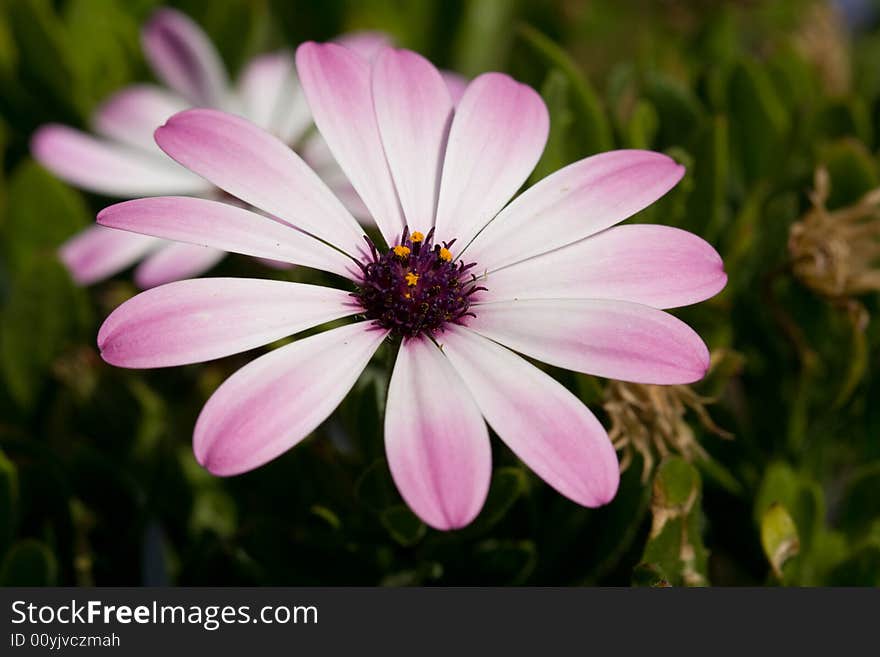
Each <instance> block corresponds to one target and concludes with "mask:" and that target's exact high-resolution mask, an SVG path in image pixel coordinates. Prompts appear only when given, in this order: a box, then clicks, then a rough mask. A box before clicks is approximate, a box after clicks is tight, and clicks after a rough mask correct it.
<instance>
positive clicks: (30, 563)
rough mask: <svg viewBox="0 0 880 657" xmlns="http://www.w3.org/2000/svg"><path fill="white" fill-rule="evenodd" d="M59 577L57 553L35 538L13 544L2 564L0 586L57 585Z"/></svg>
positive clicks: (0, 566) (0, 567)
mask: <svg viewBox="0 0 880 657" xmlns="http://www.w3.org/2000/svg"><path fill="white" fill-rule="evenodd" d="M57 578H58V564H57V562H56V561H55V555H53V554H52V551H51V550H50V549H49V548H48V547H46V546H45V545H44V544H42V543H40V542H39V541H36V540H34V539H25V540H23V541H19V542H18V543H16V544H15V545H13V546H12V549H10V550H9V552H8V553H7V554H6V557H5V558H4V559H3V563H2V565H0V586H55V583H56V580H57Z"/></svg>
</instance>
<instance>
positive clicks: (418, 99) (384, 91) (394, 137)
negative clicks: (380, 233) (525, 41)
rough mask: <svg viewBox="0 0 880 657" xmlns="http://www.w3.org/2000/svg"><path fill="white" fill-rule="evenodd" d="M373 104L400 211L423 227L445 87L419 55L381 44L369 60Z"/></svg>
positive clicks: (433, 204)
mask: <svg viewBox="0 0 880 657" xmlns="http://www.w3.org/2000/svg"><path fill="white" fill-rule="evenodd" d="M373 105H374V107H375V110H376V121H377V123H378V125H379V134H380V135H381V137H382V147H383V149H384V151H385V158H386V160H387V161H388V166H389V168H390V169H391V176H392V178H393V180H394V187H395V189H396V190H397V196H398V198H399V199H400V205H401V207H402V208H403V213H404V216H405V217H406V220H407V223H408V225H409V226H410V228H411V229H413V230H417V229H419V228H421V229H422V230H426V231H427V230H428V229H429V228H430V227H431V226H433V225H434V213H435V211H436V208H437V193H438V191H439V189H440V167H441V165H442V163H443V155H444V153H445V151H446V138H447V137H448V135H449V125H450V122H451V121H452V98H451V97H450V95H449V90H448V89H447V87H446V83H445V82H444V81H443V78H442V77H441V75H440V73H439V72H438V71H437V69H436V68H434V65H433V64H431V63H430V62H429V61H428V60H427V59H425V58H424V57H422V56H421V55H418V54H416V53H414V52H412V51H409V50H396V49H393V48H385V49H384V50H383V51H382V52H381V53H379V54H378V55H377V56H376V61H375V62H374V64H373Z"/></svg>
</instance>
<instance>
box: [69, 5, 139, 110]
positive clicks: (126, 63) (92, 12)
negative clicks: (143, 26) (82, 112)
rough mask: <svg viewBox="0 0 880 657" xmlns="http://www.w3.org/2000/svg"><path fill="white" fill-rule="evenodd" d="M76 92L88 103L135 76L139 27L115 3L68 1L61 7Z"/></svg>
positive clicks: (114, 89) (101, 98)
mask: <svg viewBox="0 0 880 657" xmlns="http://www.w3.org/2000/svg"><path fill="white" fill-rule="evenodd" d="M64 20H65V23H66V27H67V35H68V37H67V38H68V39H69V40H70V42H71V43H75V44H76V48H73V49H71V55H72V56H73V61H72V64H74V65H75V66H76V69H77V71H78V77H79V79H80V82H79V84H78V87H77V88H78V90H79V91H80V92H82V94H83V96H84V100H86V101H88V102H89V103H90V104H94V103H95V102H97V101H100V100H103V99H105V98H106V97H107V96H109V95H110V93H111V92H114V91H116V90H117V89H119V88H120V87H122V86H123V85H125V84H126V83H127V82H129V81H130V80H131V79H132V78H133V77H134V75H135V73H136V71H137V69H138V68H139V65H140V61H141V52H140V35H139V26H138V24H137V23H136V22H135V20H134V19H133V18H132V17H131V16H130V15H129V14H128V13H126V12H125V11H122V9H121V8H120V7H119V4H118V2H117V1H116V0H104V2H94V0H71V1H70V2H69V3H67V5H66V6H65V8H64Z"/></svg>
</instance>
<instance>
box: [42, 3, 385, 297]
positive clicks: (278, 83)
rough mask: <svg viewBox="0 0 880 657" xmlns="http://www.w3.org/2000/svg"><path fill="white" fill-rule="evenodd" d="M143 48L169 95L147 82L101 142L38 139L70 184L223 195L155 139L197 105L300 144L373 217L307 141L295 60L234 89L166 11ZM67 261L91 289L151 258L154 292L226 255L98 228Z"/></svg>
mask: <svg viewBox="0 0 880 657" xmlns="http://www.w3.org/2000/svg"><path fill="white" fill-rule="evenodd" d="M142 41H143V49H144V54H145V55H146V58H147V61H148V62H149V64H150V65H151V67H152V68H153V70H154V71H155V73H156V76H157V77H158V78H159V79H160V80H161V81H162V82H164V83H165V85H166V86H167V89H163V88H161V87H157V86H155V85H149V84H141V85H134V86H131V87H127V88H125V89H123V90H122V91H120V92H118V93H116V94H114V95H113V96H112V97H111V98H110V99H108V100H107V101H106V102H104V103H103V104H102V105H101V106H100V107H99V108H98V110H97V111H96V113H95V115H94V117H93V127H94V129H95V132H96V133H97V134H98V137H95V136H92V135H89V134H85V133H83V132H80V131H78V130H75V129H73V128H70V127H67V126H63V125H57V124H50V125H45V126H43V127H41V128H40V129H39V130H38V131H37V132H36V133H35V135H34V137H33V141H32V152H33V154H34V157H35V158H36V159H37V160H38V161H39V162H40V163H41V164H43V165H44V166H45V167H46V168H48V169H49V170H50V171H52V172H53V173H54V174H55V175H57V176H58V177H60V178H62V179H64V180H66V181H67V182H69V183H72V184H74V185H77V186H79V187H82V188H83V189H86V190H89V191H92V192H96V193H98V194H103V195H106V196H117V197H122V198H133V197H140V196H155V195H162V194H187V195H196V196H202V197H205V198H219V197H220V196H219V194H218V190H217V189H216V188H214V187H213V186H212V185H211V184H210V183H208V182H207V181H205V180H204V179H202V178H200V177H199V176H196V175H194V174H192V173H191V172H189V171H187V170H186V169H184V168H183V167H181V166H179V165H177V164H175V163H174V162H173V161H171V160H170V159H168V158H167V157H165V155H164V154H163V153H161V151H159V149H158V148H156V144H155V142H154V140H153V131H154V130H155V129H156V128H157V127H158V126H160V125H162V124H163V123H164V122H165V120H166V119H167V118H168V117H170V116H171V115H173V114H175V113H177V112H179V111H181V110H183V109H186V108H187V107H189V106H193V105H195V106H203V107H216V108H219V109H224V110H227V111H232V112H236V113H240V114H242V115H243V116H246V117H248V118H249V119H250V120H251V121H253V122H254V123H256V124H257V125H259V126H261V127H263V128H265V129H266V130H269V131H270V132H272V133H273V134H274V135H276V136H277V137H278V138H279V139H281V140H282V141H284V142H285V143H287V144H297V145H299V146H300V148H301V152H302V155H303V157H305V158H306V159H307V161H309V163H310V164H311V165H312V166H313V167H314V168H315V170H316V171H318V172H319V174H321V175H322V177H324V179H325V181H326V182H327V183H328V184H329V185H331V187H332V188H333V189H334V191H336V192H337V194H338V195H339V196H340V198H342V199H343V200H344V201H345V202H346V203H347V204H348V206H349V208H351V209H352V211H353V212H355V213H356V214H357V215H358V216H359V218H362V219H364V220H368V219H369V216H368V215H367V214H366V209H365V208H363V204H362V203H361V202H360V199H359V198H358V197H357V194H355V193H354V190H353V189H352V188H351V186H350V185H349V184H348V182H347V181H346V179H345V176H344V175H343V174H342V172H341V171H339V168H338V166H337V165H336V164H335V162H334V161H333V158H332V156H330V154H329V152H328V151H327V147H326V145H325V144H324V143H323V140H321V138H320V136H317V135H314V136H307V134H306V133H307V132H308V129H309V127H310V126H311V125H312V119H311V115H310V113H309V109H308V105H307V103H306V101H305V98H304V97H303V94H302V92H301V90H300V89H299V87H298V84H297V81H296V74H295V70H294V62H293V55H292V54H291V53H288V52H277V53H271V54H267V55H262V56H260V57H257V58H255V59H253V60H252V61H251V62H250V63H249V64H248V65H247V66H246V67H245V69H244V72H243V73H242V75H241V76H240V79H239V80H238V82H237V84H236V85H235V86H234V87H233V86H231V85H230V83H229V80H228V78H227V75H226V71H225V69H224V68H223V64H222V62H221V60H220V56H219V54H218V53H217V51H216V50H215V48H214V46H213V45H212V44H211V42H210V41H209V40H208V37H207V35H206V34H205V33H204V32H203V31H202V30H201V28H199V26H198V25H197V24H196V23H194V22H193V21H192V20H191V19H190V18H188V17H187V16H186V15H185V14H182V13H180V12H178V11H175V10H172V9H161V10H159V11H157V12H156V13H155V14H154V16H153V18H152V19H151V20H150V21H149V23H147V25H146V26H145V27H144V30H143V34H142ZM386 42H387V38H386V37H384V36H383V35H380V34H377V33H371V32H363V33H355V34H351V35H348V36H347V37H342V38H341V39H340V43H343V44H345V45H346V46H348V47H350V48H352V49H354V50H355V51H356V52H358V53H360V54H361V55H363V56H365V57H370V56H372V55H373V54H375V52H376V51H377V50H378V49H379V48H380V47H381V46H382V45H383V44H384V43H386ZM59 255H60V257H61V260H62V261H63V262H64V263H65V265H66V266H67V268H68V269H69V270H70V272H71V275H72V276H73V277H74V279H75V280H76V281H77V282H78V283H80V284H82V285H89V284H91V283H95V282H97V281H100V280H102V279H104V278H107V277H108V276H112V275H113V274H115V273H117V272H119V271H121V270H123V269H126V268H127V267H129V266H131V265H132V264H134V263H135V262H137V261H139V260H141V259H143V262H142V263H141V264H140V266H139V267H138V268H137V270H136V272H135V280H136V281H137V283H138V284H139V285H140V286H141V287H145V288H146V287H152V286H154V285H159V284H161V283H166V282H169V281H174V280H178V279H181V278H188V277H190V276H196V275H198V274H201V273H203V272H205V271H207V270H208V269H210V268H211V267H212V266H213V265H214V264H216V263H217V262H218V261H219V260H220V259H221V258H222V257H223V256H224V255H225V253H224V252H223V251H219V250H217V249H210V248H205V247H203V246H198V245H192V244H175V243H169V242H166V241H164V240H159V239H156V238H153V237H145V236H143V235H133V234H131V233H124V232H119V231H112V230H107V229H106V228H102V227H100V226H92V227H90V228H87V229H86V230H84V231H83V232H81V233H79V234H78V235H76V236H74V237H73V238H72V239H70V240H69V241H68V242H67V243H65V244H64V245H63V246H62V247H61V249H60V253H59ZM266 264H272V263H271V262H270V263H266Z"/></svg>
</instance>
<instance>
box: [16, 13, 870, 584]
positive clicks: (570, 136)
mask: <svg viewBox="0 0 880 657" xmlns="http://www.w3.org/2000/svg"><path fill="white" fill-rule="evenodd" d="M169 4H171V5H173V6H175V7H177V8H179V9H182V10H183V11H185V12H186V13H188V14H189V15H190V16H191V17H192V18H194V19H195V20H196V21H198V22H199V23H200V24H201V25H202V26H203V27H204V29H205V30H206V31H207V32H208V34H209V35H210V36H211V38H212V39H213V40H214V42H215V43H216V44H217V47H218V48H219V50H220V52H221V54H222V56H223V58H224V60H225V63H226V64H227V66H228V67H229V69H230V71H231V72H233V73H234V72H236V71H238V70H239V69H240V67H241V66H242V64H243V63H244V62H245V61H246V60H247V59H248V58H249V57H251V56H252V55H254V54H256V53H259V52H264V51H266V50H271V49H275V48H278V47H282V46H288V47H295V46H296V45H297V44H298V43H300V42H301V41H303V40H307V39H313V40H324V39H330V38H333V37H334V36H336V35H338V34H340V33H342V32H346V31H350V30H355V29H376V30H382V31H385V32H387V33H389V34H390V35H391V36H392V38H393V39H394V41H395V42H396V43H398V44H400V45H403V46H406V47H410V48H414V49H417V50H419V51H420V52H422V53H423V54H425V55H426V56H428V57H430V58H431V59H432V60H433V61H434V62H435V63H436V64H437V65H438V66H442V67H445V68H448V69H451V70H455V71H458V72H460V73H463V74H465V75H468V76H473V75H475V74H478V73H480V72H483V71H487V70H502V71H506V72H508V73H510V74H511V75H513V76H515V77H517V78H518V79H520V80H523V81H525V82H527V83H529V84H531V85H533V86H534V87H535V88H537V89H538V90H539V91H540V92H541V94H542V95H543V97H544V99H545V101H546V102H547V105H548V107H549V109H550V115H551V122H552V127H551V133H550V139H549V143H548V146H547V149H546V151H545V153H544V156H543V158H542V160H541V162H540V164H539V166H538V170H537V171H536V172H535V174H534V176H533V178H532V181H534V180H537V179H539V178H541V177H543V176H544V175H546V174H547V173H549V172H551V171H554V170H555V169H557V168H559V167H560V166H562V165H564V164H566V163H568V162H572V161H574V160H577V159H580V158H582V157H584V156H587V155H589V154H592V153H595V152H598V151H602V150H608V149H610V148H619V147H634V148H651V149H655V150H660V151H664V152H666V153H668V154H670V155H672V156H673V157H675V158H676V159H678V160H679V161H681V162H683V163H685V164H686V165H687V168H688V173H687V175H686V177H685V179H684V180H683V181H682V183H681V184H679V185H678V187H677V188H676V189H675V190H673V191H672V192H671V193H670V194H668V195H667V196H666V197H665V198H664V199H663V200H662V201H661V202H659V203H657V204H655V205H654V206H652V207H651V208H649V209H648V210H646V211H644V212H642V213H640V214H639V215H638V216H637V217H636V218H635V221H641V222H658V223H664V224H669V225H674V226H679V227H682V228H686V229H688V230H691V231H693V232H695V233H697V234H699V235H701V236H703V237H704V238H705V239H707V240H709V241H710V242H711V243H712V244H713V245H714V246H715V247H716V248H717V249H718V250H719V252H720V253H721V254H722V256H723V257H724V260H725V264H726V270H727V272H728V275H729V277H730V278H729V283H728V286H727V288H726V290H725V291H724V292H723V293H722V294H720V295H719V296H717V297H715V298H714V299H711V300H710V301H708V302H705V303H702V304H699V305H697V306H695V307H692V308H688V309H684V310H682V311H681V312H677V313H676V314H678V315H679V316H681V317H682V318H684V319H685V320H687V321H688V322H689V323H690V324H691V325H692V326H694V327H695V328H696V329H697V330H698V331H699V332H700V334H701V335H702V336H703V337H704V339H705V340H706V342H707V344H708V345H709V347H710V349H712V350H713V362H714V366H713V369H712V370H711V372H710V375H709V377H708V378H707V379H706V380H705V381H704V382H701V383H700V384H697V385H695V386H690V387H688V386H676V387H673V388H667V389H659V388H657V389H655V388H654V387H650V386H634V385H629V386H626V385H623V386H622V385H620V384H611V383H609V382H606V381H604V380H600V379H596V378H593V377H588V376H584V375H575V374H571V373H567V372H563V371H557V370H554V371H553V374H554V375H555V376H557V377H558V378H559V379H560V380H561V381H563V382H564V383H565V384H566V385H567V386H568V387H569V388H570V389H571V390H573V391H574V392H575V393H576V394H578V395H579V396H580V397H581V398H582V399H583V400H584V401H585V403H587V404H588V405H589V406H590V407H591V408H592V409H593V410H594V411H596V413H597V415H598V416H599V417H600V419H601V420H602V422H603V424H605V426H606V427H608V428H609V429H610V430H612V435H613V437H614V438H615V440H616V442H617V444H618V445H619V446H620V449H621V452H620V454H621V458H622V460H623V461H624V462H625V463H627V465H628V467H627V469H626V470H625V472H624V476H623V480H622V483H621V489H620V492H619V494H618V496H617V498H616V499H615V500H614V502H613V503H612V504H610V505H609V506H608V507H606V508H603V509H600V510H588V509H583V508H581V507H579V506H577V505H575V504H573V503H571V502H568V501H567V500H565V499H564V498H562V497H561V496H560V495H559V494H557V493H556V492H554V491H553V490H552V489H550V488H549V487H548V486H547V485H546V484H544V483H543V482H542V481H540V480H539V479H538V478H537V477H535V476H533V475H532V474H531V473H530V472H529V471H528V470H526V469H525V467H524V466H523V465H522V464H521V463H520V462H519V461H518V460H517V459H515V458H514V457H513V455H512V454H511V453H510V452H509V451H508V450H507V449H506V448H505V447H504V446H503V445H502V444H500V443H499V442H498V441H497V440H494V438H493V456H494V460H495V472H494V476H493V481H492V488H491V491H490V496H489V500H488V502H487V504H486V507H485V509H484V511H483V512H482V514H481V515H480V516H479V517H478V519H477V520H476V521H475V522H474V523H473V524H472V525H471V526H470V527H468V528H466V529H464V530H461V531H457V532H451V533H441V532H436V531H434V530H431V529H428V528H426V527H425V526H424V525H423V524H422V523H421V522H420V521H419V520H418V519H417V518H415V516H413V515H412V514H411V512H410V511H409V510H408V509H407V508H406V506H405V505H404V504H403V502H402V500H401V499H400V497H399V495H398V493H397V492H396V490H395V488H394V486H393V484H392V482H391V479H390V475H389V472H388V468H387V465H386V463H385V460H384V452H383V446H382V432H381V417H382V404H383V403H384V401H383V400H384V389H385V388H384V387H385V381H386V378H387V373H386V370H387V364H386V359H384V358H382V357H381V356H382V353H380V357H377V358H376V359H375V360H374V362H373V364H372V365H371V366H370V367H369V368H368V370H367V371H366V372H365V374H364V376H363V377H362V379H361V380H360V381H359V382H358V384H357V385H356V387H355V389H354V390H353V392H352V393H351V394H350V395H349V397H348V398H347V399H346V401H345V402H344V403H343V404H342V406H341V407H340V410H339V411H338V412H337V413H335V414H334V415H333V416H331V418H330V419H329V420H328V421H327V422H326V423H325V424H324V425H323V426H322V427H320V428H319V429H318V430H317V431H316V432H315V435H314V436H312V437H310V438H309V439H307V440H306V441H304V442H303V443H302V444H301V445H299V446H298V447H296V448H295V449H293V450H292V451H290V452H289V453H287V454H285V455H284V456H282V457H281V458H279V459H277V460H275V461H274V462H272V463H270V464H269V465H267V466H265V467H263V468H260V469H258V470H256V471H254V472H251V473H249V474H246V475H243V476H239V477H234V478H231V479H220V478H215V477H213V476H211V475H210V474H208V473H207V472H205V471H204V470H202V469H201V467H200V466H199V465H198V464H197V463H196V462H195V460H194V458H193V456H192V450H191V446H190V438H191V434H192V427H193V425H194V422H195V419H196V416H197V414H198V412H199V409H200V408H201V406H202V404H203V403H204V402H205V400H206V399H207V398H208V396H209V395H210V393H211V392H212V391H213V390H214V389H215V388H216V386H217V385H218V384H219V383H220V382H221V381H222V380H223V379H224V378H225V377H226V376H228V375H229V374H231V373H232V372H233V371H235V369H236V368H238V367H239V366H241V365H242V364H244V363H245V362H247V361H248V360H250V358H252V357H253V353H248V354H242V355H239V356H234V357H230V358H226V359H222V360H219V361H215V362H212V363H208V364H205V365H198V366H188V367H182V368H173V369H168V370H155V371H126V370H119V369H114V368H112V367H110V366H108V365H105V364H104V363H103V362H102V361H101V359H100V357H99V356H98V353H97V350H96V347H95V335H96V332H97V328H98V326H99V325H100V323H101V321H102V320H103V318H104V317H106V315H107V314H108V313H109V312H110V310H112V309H113V308H114V307H116V306H117V305H118V304H119V303H121V302H122V301H123V300H125V299H127V298H129V297H130V296H132V295H133V294H135V292H136V289H135V287H134V285H133V284H132V282H131V276H130V273H129V272H126V273H124V274H122V275H119V276H117V277H115V278H114V279H112V280H110V281H106V282H103V283H100V284H98V285H95V286H93V287H91V288H87V289H81V288H77V287H76V286H75V285H74V284H73V282H72V281H71V280H70V278H69V276H68V274H67V272H66V271H65V269H64V268H63V267H62V266H61V264H60V263H59V261H58V259H57V257H56V255H55V251H56V248H57V247H58V245H59V244H61V243H62V242H63V241H64V240H66V239H67V238H69V237H70V236H71V235H73V234H74V233H75V232H77V231H78V230H80V229H81V228H82V227H83V226H85V225H87V224H89V223H90V222H92V221H94V216H95V213H96V212H97V211H98V210H99V209H101V208H102V207H104V206H106V205H108V204H109V203H110V202H111V201H110V200H109V199H106V198H101V197H98V196H94V195H89V194H86V193H82V192H80V191H78V190H75V189H73V188H72V187H70V186H68V185H67V184H65V183H63V182H60V181H58V180H57V179H55V178H54V177H53V176H52V175H51V174H49V173H48V172H47V171H46V170H44V169H42V168H41V167H40V166H39V165H37V164H36V163H35V162H34V161H33V160H32V159H31V158H30V157H29V153H28V142H29V139H30V135H31V134H32V133H33V131H34V130H35V129H36V128H37V127H38V126H39V125H40V124H42V123H46V122H61V123H67V124H71V125H75V126H79V127H84V128H85V127H87V126H88V119H89V116H90V113H91V111H92V110H93V109H94V108H95V106H96V105H97V104H98V103H99V102H100V101H101V100H102V99H104V98H106V97H107V96H108V95H109V94H110V93H112V92H113V91H115V90H117V89H119V88H120V87H122V86H124V85H126V84H129V83H131V82H133V81H139V80H150V79H151V78H150V73H149V69H148V68H147V66H146V65H145V63H144V60H143V57H142V55H141V52H140V44H139V37H138V30H139V27H140V25H141V24H142V23H143V22H144V21H145V20H146V19H147V18H148V17H149V15H150V13H151V12H152V11H153V9H155V8H156V7H157V6H159V3H157V2H153V1H152V0H133V1H123V0H58V1H55V2H51V1H49V0H3V1H2V3H0V152H2V158H3V166H2V170H0V357H2V368H0V562H2V565H0V584H3V585H10V584H35V585H41V584H77V585H90V584H98V585H110V584H120V585H122V584H125V585H137V584H192V585H201V584H215V585H217V584H326V585H340V584H364V585H375V584H382V585H411V584H425V585H429V584H482V585H489V584H576V585H579V584H615V585H627V584H630V583H633V584H638V585H658V584H659V585H662V584H672V585H687V584H696V585H701V584H707V583H711V584H715V585H764V584H766V585H779V584H795V585H823V584H847V585H873V586H877V585H880V318H878V317H877V315H878V291H880V263H878V261H877V257H878V255H880V209H878V208H880V203H878V201H880V199H877V198H874V199H868V200H867V201H866V200H864V199H863V196H864V195H865V194H866V193H868V192H869V191H870V190H872V189H876V188H878V187H880V159H878V145H880V139H878V135H880V27H878V17H880V8H878V6H877V3H872V2H858V1H856V0H849V1H846V2H844V1H842V0H841V1H839V2H835V3H826V2H808V1H797V0H792V1H789V2H781V1H780V2H759V1H742V2H728V3H722V2H710V1H708V0H706V1H697V0H690V1H686V0H680V1H677V0H665V1H657V2H635V1H630V2H586V1H584V2H577V1H574V0H569V1H564V0H556V1H550V0H543V1H542V0H538V1H532V2H527V1H525V0H519V1H517V0H470V1H468V0H457V1H447V0H419V1H413V2H405V1H403V0H397V1H395V0H364V1H358V2H356V1H354V0H350V1H344V0H325V1H322V2H290V1H288V0H279V1H278V2H271V1H268V0H264V1H254V0H251V1H246V0H216V1H212V2H207V1H202V2H197V1H194V0H193V1H187V2H171V3H169ZM817 171H820V172H823V173H820V175H819V178H818V183H817V179H816V172H817ZM826 174H827V175H826ZM822 180H827V181H828V185H827V189H825V190H824V193H819V194H813V195H812V201H811V196H810V192H811V190H815V189H817V184H819V187H820V188H821V187H822V184H821V181H822ZM872 241H873V242H872ZM865 245H868V247H867V255H865V253H866V247H865ZM871 245H873V246H871ZM854 254H858V256H857V255H854ZM209 275H248V276H262V277H276V278H284V279H288V280H301V281H305V280H314V279H315V277H319V276H320V275H319V274H315V273H314V272H308V271H306V270H303V269H294V270H290V271H287V272H279V271H275V270H269V269H265V268H263V267H261V266H260V265H259V264H258V263H256V262H255V261H252V260H249V259H246V258H243V257H238V256H233V257H230V258H227V259H225V260H224V261H223V262H222V263H221V264H220V265H219V266H218V267H216V268H215V269H214V270H213V271H212V272H211V273H210V274H209ZM548 275H552V272H548ZM646 457H647V458H646Z"/></svg>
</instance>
